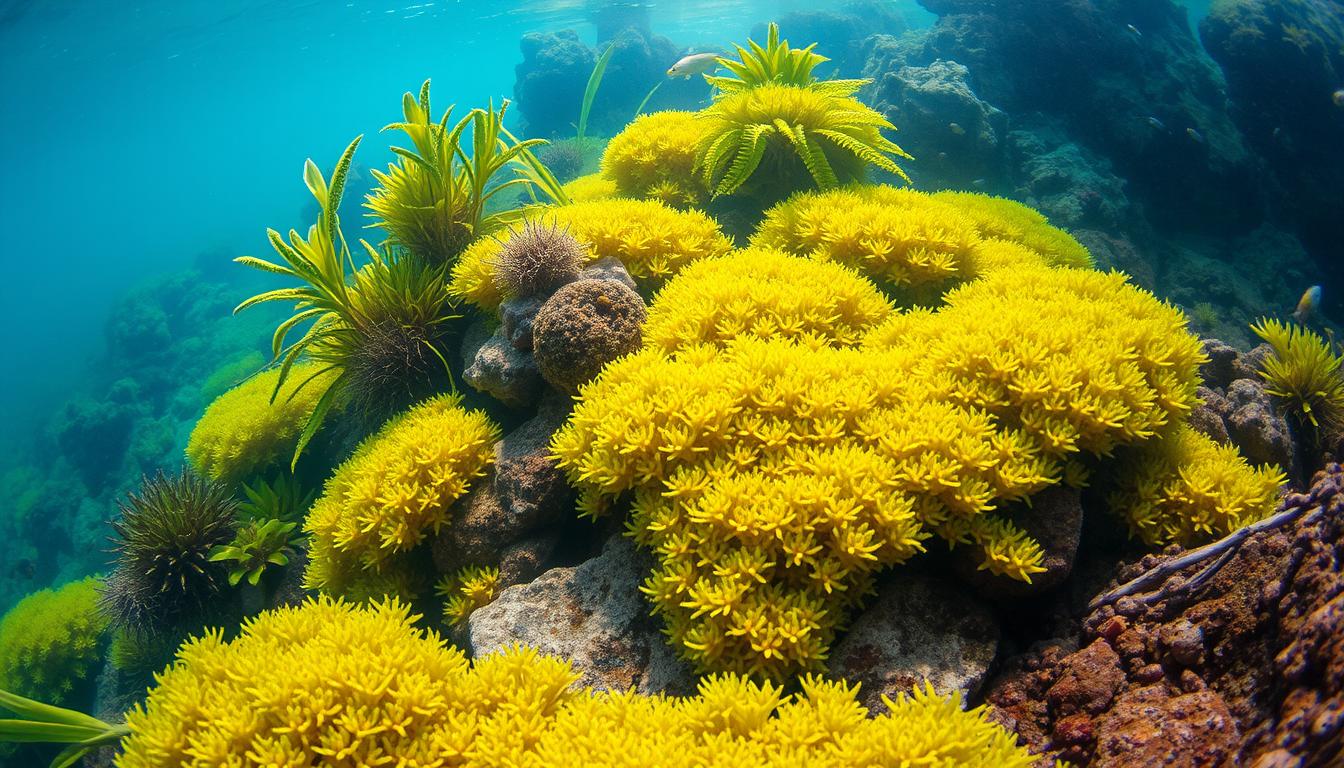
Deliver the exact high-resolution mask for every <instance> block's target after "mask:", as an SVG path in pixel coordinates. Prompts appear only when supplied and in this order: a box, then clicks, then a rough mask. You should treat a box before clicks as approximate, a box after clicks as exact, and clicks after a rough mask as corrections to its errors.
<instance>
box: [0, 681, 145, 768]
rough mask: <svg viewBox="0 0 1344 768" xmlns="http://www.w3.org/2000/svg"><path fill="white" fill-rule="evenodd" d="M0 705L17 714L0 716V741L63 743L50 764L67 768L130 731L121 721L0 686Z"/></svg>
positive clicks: (119, 739) (56, 767)
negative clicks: (103, 719)
mask: <svg viewBox="0 0 1344 768" xmlns="http://www.w3.org/2000/svg"><path fill="white" fill-rule="evenodd" d="M0 709H3V710H9V711H10V712H13V713H14V714H15V715H18V717H17V718H10V719H0V742H9V743H15V744H24V743H26V744H33V743H40V744H67V745H69V746H67V747H66V748H65V749H63V750H61V752H60V754H58V755H57V756H56V757H55V759H53V760H52V761H51V768H70V766H73V765H75V764H77V763H79V761H81V760H82V759H84V756H85V755H86V754H88V753H89V752H92V751H93V750H95V749H98V748H99V747H104V746H107V745H109V744H116V743H117V742H119V741H121V739H122V737H124V736H126V735H128V734H129V733H130V729H128V728H127V727H126V726H125V725H112V724H111V723H105V722H103V721H102V720H99V719H98V718H96V717H93V716H91V715H86V714H84V713H83V712H77V711H75V710H73V709H66V708H64V707H54V706H52V705H50V704H43V703H42V702H40V701H34V700H32V699H26V698H24V697H22V696H19V695H16V694H13V693H10V692H9V691H6V690H2V689H0Z"/></svg>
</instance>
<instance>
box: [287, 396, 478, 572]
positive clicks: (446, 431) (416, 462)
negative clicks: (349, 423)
mask: <svg viewBox="0 0 1344 768" xmlns="http://www.w3.org/2000/svg"><path fill="white" fill-rule="evenodd" d="M498 438H499V427H497V426H496V425H495V424H494V423H493V422H492V421H490V419H489V417H487V416H486V415H485V414H484V413H483V412H481V411H468V410H466V409H464V408H462V407H461V397H460V396H458V395H440V396H438V397H434V398H432V399H429V400H426V401H425V402H423V403H421V404H419V405H417V406H415V407H414V408H412V409H410V410H409V411H407V412H406V413H404V414H402V415H401V416H398V417H396V418H395V419H393V420H391V421H389V422H388V423H387V424H386V425H384V426H383V427H382V429H380V430H379V431H378V432H377V433H376V434H374V435H373V436H371V437H369V438H368V439H367V440H365V441H364V442H363V443H362V444H360V446H359V447H358V448H357V449H355V452H354V454H353V455H352V456H351V457H350V458H349V459H348V460H347V461H346V462H345V463H344V464H342V465H341V466H340V467H339V468H338V469H337V470H336V473H335V474H334V475H333V476H332V477H331V478H330V479H329V480H328V481H327V484H326V487H325V488H324V490H323V492H322V496H321V497H320V498H318V500H317V501H316V502H315V503H314V504H313V507H312V509H311V510H310V511H309V512H308V519H307V522H306V523H305V524H304V530H306V531H307V532H308V533H310V534H312V544H311V551H310V553H309V563H308V570H307V573H306V574H305V576H304V583H305V586H307V587H308V588H309V589H320V590H323V591H325V592H331V593H334V594H346V593H347V590H354V589H359V588H360V580H361V576H363V575H364V574H363V573H362V572H368V574H369V578H371V579H373V580H374V581H375V583H379V582H381V581H382V580H383V579H391V580H392V581H393V582H395V581H396V579H395V576H396V574H395V571H396V568H395V565H396V561H397V558H398V556H401V555H404V554H406V553H407V552H409V551H410V550H412V549H414V548H415V547H416V546H417V545H419V544H420V543H421V542H422V541H424V540H425V537H426V536H428V535H430V534H433V533H436V532H437V531H438V530H439V528H440V526H442V525H443V524H444V523H445V522H446V521H447V519H448V507H449V506H450V505H451V504H452V503H453V502H454V501H456V500H457V499H458V498H460V497H461V496H462V495H463V494H465V493H466V492H467V489H468V488H469V487H470V485H471V482H472V481H473V480H474V479H476V478H478V477H480V476H481V475H483V474H485V471H486V469H487V468H488V467H489V466H490V464H491V462H493V461H494V446H495V441H496V440H497V439H498ZM389 571H392V572H393V573H391V574H389ZM380 575H381V576H382V577H383V578H382V579H380V578H379V577H380ZM369 591H372V592H377V591H378V590H376V589H375V590H369ZM351 594H353V592H351Z"/></svg>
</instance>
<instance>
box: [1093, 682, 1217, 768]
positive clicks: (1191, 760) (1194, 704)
mask: <svg viewBox="0 0 1344 768" xmlns="http://www.w3.org/2000/svg"><path fill="white" fill-rule="evenodd" d="M1240 736H1241V734H1240V732H1239V731H1238V730H1237V726H1236V723H1234V722H1233V720H1232V715H1231V713H1229V712H1228V711H1227V705H1226V704H1224V703H1223V700H1222V698H1221V697H1219V696H1218V694H1216V693H1213V692H1212V691H1207V690H1204V691H1195V692H1193V693H1179V694H1176V695H1172V694H1171V693H1170V692H1169V691H1167V690H1166V689H1165V688H1164V687H1163V686H1160V685H1154V686H1150V687H1147V688H1138V689H1134V690H1131V691H1128V692H1126V693H1125V694H1124V695H1122V696H1121V697H1120V698H1119V699H1117V700H1116V702H1115V706H1114V708H1113V709H1112V711H1111V713H1110V715H1109V716H1108V717H1107V718H1106V719H1105V720H1104V721H1102V723H1101V724H1100V726H1099V727H1098V728H1097V751H1096V755H1095V757H1094V758H1093V760H1092V763H1091V764H1092V765H1093V766H1097V767H1098V768H1100V767H1102V766H1127V765H1162V766H1170V768H1206V767H1207V766H1226V765H1233V764H1234V762H1233V759H1234V756H1235V755H1236V753H1237V746H1238V743H1239V741H1240Z"/></svg>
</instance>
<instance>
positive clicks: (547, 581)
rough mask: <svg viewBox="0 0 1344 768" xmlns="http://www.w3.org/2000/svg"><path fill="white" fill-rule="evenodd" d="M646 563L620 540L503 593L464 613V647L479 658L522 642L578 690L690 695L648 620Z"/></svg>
mask: <svg viewBox="0 0 1344 768" xmlns="http://www.w3.org/2000/svg"><path fill="white" fill-rule="evenodd" d="M652 567H653V563H652V561H651V560H650V559H649V558H648V557H647V556H646V555H644V554H643V553H641V552H639V551H638V550H637V549H636V548H635V545H634V544H633V543H632V542H631V541H630V540H629V539H627V538H625V537H623V536H615V537H613V538H612V539H610V540H609V541H608V542H607V544H606V546H605V547H603V549H602V553H601V554H600V555H598V556H597V557H595V558H593V559H592V560H589V561H587V562H585V563H583V564H581V565H578V566H575V567H572V568H553V569H551V570H549V571H546V572H545V573H543V574H542V575H541V576H540V577H539V578H537V579H536V580H535V581H533V582H532V583H530V584H522V585H518V586H514V587H509V588H508V589H506V590H504V591H503V592H501V593H500V595H499V597H497V598H496V599H495V601H494V602H493V603H491V604H489V605H487V606H485V607H483V608H478V609H477V610H476V611H474V612H473V613H472V614H471V619H470V629H469V633H470V645H471V651H472V653H473V654H474V655H475V656H477V657H480V656H482V655H485V654H488V653H490V652H492V651H496V650H499V649H501V648H504V647H507V646H508V645H510V644H512V643H522V644H524V645H528V646H531V647H533V648H536V649H537V650H539V651H541V652H542V653H546V654H550V655H554V656H558V657H560V658H563V659H566V660H568V661H569V662H570V663H571V664H573V665H574V669H575V670H576V671H577V672H578V673H579V674H580V678H579V684H580V685H585V686H592V687H593V688H595V689H597V690H603V691H616V692H621V691H626V690H629V689H630V688H632V687H633V688H635V689H636V690H637V691H639V692H640V693H658V692H668V693H690V692H693V691H694V679H695V678H694V676H693V675H692V674H691V671H690V668H689V667H687V666H686V664H685V663H683V662H682V661H680V660H679V659H677V657H676V655H675V654H674V653H673V652H672V649H671V647H669V646H668V644H667V640H666V639H665V638H664V637H663V634H662V632H661V631H660V630H659V628H658V623H657V622H656V621H655V620H654V619H653V618H652V617H651V616H649V604H648V603H647V602H646V601H645V600H644V597H643V595H642V593H641V592H640V591H639V585H640V583H641V582H642V581H643V580H644V578H645V577H646V576H647V575H648V573H649V571H650V570H651V569H652Z"/></svg>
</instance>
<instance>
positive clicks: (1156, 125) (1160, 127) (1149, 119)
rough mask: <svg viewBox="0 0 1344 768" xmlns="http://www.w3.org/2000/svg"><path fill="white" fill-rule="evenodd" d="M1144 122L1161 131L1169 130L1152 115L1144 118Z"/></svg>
mask: <svg viewBox="0 0 1344 768" xmlns="http://www.w3.org/2000/svg"><path fill="white" fill-rule="evenodd" d="M1143 121H1144V122H1145V123H1147V124H1149V125H1151V126H1152V127H1154V128H1156V129H1157V130H1159V131H1165V130H1167V126H1166V125H1165V124H1164V123H1163V122H1162V121H1161V120H1158V119H1157V118H1156V117H1153V116H1152V115H1149V116H1147V117H1145V118H1143Z"/></svg>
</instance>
